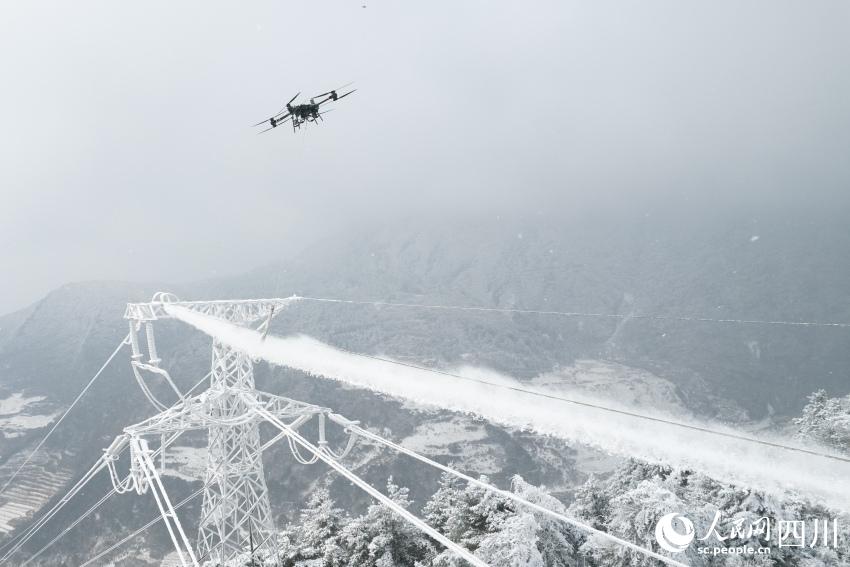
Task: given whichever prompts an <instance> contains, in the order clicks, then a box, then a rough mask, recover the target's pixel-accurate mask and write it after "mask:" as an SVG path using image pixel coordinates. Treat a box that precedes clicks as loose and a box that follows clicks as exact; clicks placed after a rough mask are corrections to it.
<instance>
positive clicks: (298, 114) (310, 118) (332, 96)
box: [254, 83, 357, 134]
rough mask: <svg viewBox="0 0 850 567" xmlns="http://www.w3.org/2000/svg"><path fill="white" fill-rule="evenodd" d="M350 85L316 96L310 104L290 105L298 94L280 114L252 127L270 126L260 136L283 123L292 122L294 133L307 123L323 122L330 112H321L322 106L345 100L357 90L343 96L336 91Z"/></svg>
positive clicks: (296, 96)
mask: <svg viewBox="0 0 850 567" xmlns="http://www.w3.org/2000/svg"><path fill="white" fill-rule="evenodd" d="M350 85H351V83H348V84H347V85H343V86H341V87H339V88H336V89H334V90H332V91H328V92H326V93H322V94H320V95H316V96H314V97H312V98H311V99H310V102H304V103H301V104H292V103H293V102H295V99H296V98H298V95H300V94H301V93H298V94H296V95H295V96H294V97H292V98H291V99H290V100H289V102H287V103H286V106H284V107H283V108H281V109H280V112H278V113H277V114H275V115H274V116H272V117H271V118H267V119H265V120H263V121H262V122H257V123H256V124H254V126H261V125H263V124H271V127H269V128H266V129H265V130H263V131H261V132H260V134H262V133H263V132H268V131H269V130H272V129H273V128H277V127H278V126H280V125H281V124H283V123H285V122H292V130H293V131H295V130H298V129H300V128H301V126H302V125H303V124H305V123H307V122H317V121H319V120H324V118H322V115H323V114H327V113H328V112H330V110H324V111H323V110H322V105H323V104H327V103H329V102H335V101H337V100H339V99H341V98H345V97H347V96H348V95H350V94H351V93H353V92H354V91H356V90H357V89H352V90H350V91H348V92H347V93H345V94H338V93H337V91H341V90H342V89H344V88H345V87H348V86H350Z"/></svg>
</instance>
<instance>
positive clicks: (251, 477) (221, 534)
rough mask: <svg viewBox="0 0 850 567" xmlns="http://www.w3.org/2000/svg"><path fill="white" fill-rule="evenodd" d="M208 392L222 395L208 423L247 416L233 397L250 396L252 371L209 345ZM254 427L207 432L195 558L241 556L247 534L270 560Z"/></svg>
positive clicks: (234, 355)
mask: <svg viewBox="0 0 850 567" xmlns="http://www.w3.org/2000/svg"><path fill="white" fill-rule="evenodd" d="M210 382H211V383H210V388H211V389H219V390H222V391H223V392H226V393H225V395H223V396H221V397H219V398H218V399H217V400H216V401H215V404H214V405H213V408H212V416H211V417H212V418H213V419H221V418H225V419H226V418H233V417H236V416H239V415H243V414H245V413H246V412H247V411H248V408H247V407H246V405H245V402H244V400H243V399H242V397H241V396H239V395H238V394H235V393H234V392H236V391H239V390H248V391H253V390H254V369H253V364H252V362H251V360H250V359H249V358H248V357H247V356H246V355H245V354H243V353H240V352H237V351H234V350H233V349H231V348H229V347H227V346H225V345H222V344H221V343H219V342H217V341H216V342H214V343H213V352H212V376H211V378H210ZM258 428H259V425H258V423H257V422H254V421H252V422H249V423H246V424H244V425H227V426H215V425H213V426H211V427H210V429H209V440H208V452H207V472H206V475H205V489H204V503H203V508H202V512H201V523H200V527H199V531H198V555H199V556H200V557H207V558H209V559H210V560H212V561H220V562H221V561H225V560H227V559H229V558H230V557H232V556H233V555H236V554H238V553H240V552H242V551H243V550H244V548H245V542H246V541H247V540H248V538H249V534H250V535H251V536H252V537H253V539H254V541H255V542H257V543H258V544H259V545H258V546H257V548H258V549H259V550H261V551H266V552H267V553H268V554H269V556H272V557H273V556H274V555H275V554H276V550H277V544H276V538H275V533H276V532H275V526H274V520H273V518H272V515H271V508H270V506H269V495H268V489H267V488H266V480H265V474H264V472H263V460H262V455H263V453H262V451H261V450H260V433H259V430H258Z"/></svg>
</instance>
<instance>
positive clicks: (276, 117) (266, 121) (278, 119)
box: [254, 109, 289, 127]
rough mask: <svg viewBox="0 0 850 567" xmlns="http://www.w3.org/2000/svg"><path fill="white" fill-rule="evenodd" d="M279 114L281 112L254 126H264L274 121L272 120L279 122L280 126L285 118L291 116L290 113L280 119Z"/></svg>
mask: <svg viewBox="0 0 850 567" xmlns="http://www.w3.org/2000/svg"><path fill="white" fill-rule="evenodd" d="M284 110H286V109H284ZM278 114H280V112H278V113H277V114H275V115H274V116H272V117H271V118H266V119H265V120H263V121H262V122H257V123H256V124H254V126H262V125H263V124H268V123H269V121H270V120H272V119H276V120H277V122H278V124H280V121H281V120H283V119H284V118H286V117H287V116H289V113H288V112H287V113H286V114H284V115H283V116H281V117H280V118H278ZM273 127H274V126H273Z"/></svg>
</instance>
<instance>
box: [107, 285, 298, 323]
mask: <svg viewBox="0 0 850 567" xmlns="http://www.w3.org/2000/svg"><path fill="white" fill-rule="evenodd" d="M299 299H301V298H300V297H298V296H297V295H292V296H290V297H278V298H270V299H226V300H215V301H180V300H178V299H177V297H176V296H174V295H173V294H170V293H163V292H159V293H157V294H155V295H154V296H153V299H152V300H151V301H148V302H146V303H128V304H127V308H126V309H125V310H124V318H125V319H129V320H130V321H139V322H147V321H157V320H159V319H172V318H173V316H172V315H171V314H169V313H168V310H167V309H166V306H167V305H174V306H179V307H184V308H186V309H189V310H191V311H195V312H197V313H201V314H203V315H208V316H210V317H215V318H217V319H224V320H225V321H229V322H231V323H236V324H237V325H246V324H250V323H255V322H257V321H260V320H263V319H266V318H268V317H269V315H270V314H271V315H272V316H273V315H274V314H276V313H279V312H280V311H281V310H283V309H284V308H285V307H288V306H289V305H291V304H292V303H294V302H296V301H298V300H299Z"/></svg>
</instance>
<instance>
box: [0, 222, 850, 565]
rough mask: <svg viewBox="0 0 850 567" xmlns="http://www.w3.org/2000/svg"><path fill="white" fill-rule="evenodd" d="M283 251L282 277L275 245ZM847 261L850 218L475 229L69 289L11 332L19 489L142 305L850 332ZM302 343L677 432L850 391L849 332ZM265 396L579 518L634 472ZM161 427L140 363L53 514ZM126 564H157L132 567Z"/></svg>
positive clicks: (349, 406) (391, 233)
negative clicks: (136, 440) (526, 488)
mask: <svg viewBox="0 0 850 567" xmlns="http://www.w3.org/2000/svg"><path fill="white" fill-rule="evenodd" d="M755 237H758V238H755ZM263 245H264V246H267V247H268V248H269V250H270V258H269V259H270V261H273V260H274V256H275V252H274V249H275V245H276V243H264V244H263ZM280 245H281V246H284V245H285V243H281V244H280ZM815 251H816V253H814V252H815ZM848 251H850V232H848V231H847V230H846V226H845V224H844V222H843V219H841V218H840V215H838V214H833V215H829V214H826V213H824V214H823V215H821V216H819V217H817V218H815V219H813V218H812V217H811V216H807V217H805V218H796V217H795V216H794V215H792V214H790V213H783V214H781V215H776V216H775V217H773V218H759V219H757V220H756V219H753V218H750V217H746V218H744V217H739V218H732V217H728V216H726V217H718V218H709V216H708V215H703V216H701V217H700V218H699V220H697V219H689V218H672V217H663V216H662V217H659V216H658V215H651V216H649V217H647V216H644V215H639V216H637V217H633V218H631V219H629V218H615V219H609V218H586V219H579V220H573V221H571V222H569V223H564V222H556V221H553V220H551V219H546V218H543V217H540V218H533V219H525V220H506V219H498V218H493V219H488V220H483V221H482V220H481V219H475V220H470V219H456V220H452V221H442V222H440V223H425V222H423V221H420V222H417V223H399V224H396V225H393V226H385V227H380V228H374V227H366V228H362V229H360V230H358V231H352V232H348V233H345V234H343V235H336V236H335V237H334V238H329V239H328V240H327V241H326V242H324V243H321V244H317V245H316V246H314V247H312V248H310V249H308V250H307V251H306V252H305V253H304V254H303V255H301V256H300V257H299V258H298V259H296V260H294V261H287V262H286V263H282V264H275V263H271V264H270V265H269V266H267V267H264V268H260V269H258V270H255V271H253V272H251V273H249V274H245V275H243V276H240V277H233V278H226V279H218V280H214V281H204V282H195V283H191V284H180V285H172V286H169V285H166V284H138V285H137V284H123V283H110V282H98V283H83V284H73V285H68V286H65V287H63V288H61V289H59V290H56V291H55V292H53V293H51V294H50V295H48V296H47V297H46V298H44V299H43V300H42V301H40V302H38V303H37V304H35V305H33V306H31V307H29V308H27V309H24V310H22V311H20V312H17V313H14V314H11V315H7V316H4V317H0V431H2V433H3V438H2V440H0V455H1V456H2V460H3V463H0V466H1V467H0V481H2V480H3V478H7V476H6V475H8V474H10V473H11V471H10V468H11V467H12V466H13V465H14V463H15V462H18V460H19V459H20V458H21V455H22V454H24V452H25V451H26V450H28V449H30V448H32V446H33V445H34V444H35V442H37V440H38V439H39V438H40V436H41V435H43V433H44V431H45V429H44V426H45V425H47V423H48V422H49V421H50V419H51V418H52V416H55V415H56V413H57V412H58V411H60V410H61V409H62V408H63V407H64V406H66V405H67V404H68V403H69V402H70V400H71V399H72V398H73V396H74V395H75V394H76V393H77V392H78V391H79V390H80V389H81V388H82V386H83V385H84V384H85V382H86V381H87V380H88V379H89V378H90V377H91V375H92V374H93V373H94V372H95V371H96V370H97V368H98V367H99V366H100V364H101V363H102V362H103V360H104V359H105V358H106V357H107V356H108V355H109V353H110V352H112V350H113V349H114V348H115V346H116V345H117V343H118V341H120V340H121V338H122V337H123V336H124V334H125V332H126V330H125V329H126V326H125V322H124V321H123V320H122V319H121V315H122V313H123V305H124V303H125V302H127V301H140V300H146V299H149V298H150V296H151V295H152V293H153V292H154V291H156V290H159V289H166V290H169V291H173V292H175V293H176V294H177V295H178V296H180V297H181V298H184V299H203V298H228V297H269V296H286V295H290V294H292V293H298V294H302V295H309V296H315V297H336V298H343V299H358V300H360V299H375V300H386V301H401V302H408V303H428V304H453V305H478V306H498V307H512V308H513V307H516V308H523V309H539V310H558V311H560V310H563V311H582V312H598V313H614V314H619V315H625V316H628V315H630V314H631V315H635V314H645V313H653V314H664V315H679V316H693V317H711V318H745V319H773V320H775V319H783V320H800V321H811V320H821V321H826V320H837V321H850V297H848V296H850V288H848V287H847V286H846V283H847V282H848V281H850V265H848V264H847V262H846V257H847V253H848ZM139 279H140V280H141V279H143V274H140V278H139ZM296 331H297V332H302V333H306V334H308V335H313V336H316V337H317V338H319V339H322V340H324V341H327V342H329V343H331V344H335V345H339V346H342V347H344V348H347V349H351V350H355V351H359V352H366V353H381V354H387V355H391V356H393V357H394V358H397V359H401V360H409V361H411V362H416V363H423V364H429V365H434V366H442V365H446V366H457V365H464V364H466V365H476V366H484V367H488V368H492V369H494V370H497V371H499V372H502V373H505V374H509V375H512V376H515V377H517V378H518V379H521V380H526V381H533V382H535V383H536V384H538V385H545V386H546V388H548V389H554V390H559V389H566V390H580V391H585V392H587V393H588V394H593V395H594V396H597V397H599V396H602V397H605V396H608V397H611V398H615V399H618V400H621V401H627V402H629V403H631V404H633V405H637V406H642V407H649V408H661V409H663V410H664V411H665V413H668V414H674V415H675V414H679V415H687V414H696V415H698V416H703V417H711V418H715V419H721V420H726V421H731V422H736V423H745V422H747V421H749V420H756V419H758V420H762V419H764V418H767V421H768V423H770V422H773V421H781V420H782V419H783V417H784V416H788V415H793V414H794V413H795V412H796V411H798V409H799V408H800V407H801V406H802V404H803V403H804V401H805V396H806V395H807V394H808V393H810V392H811V391H812V390H814V389H817V388H826V389H827V390H828V392H830V393H831V394H846V393H847V391H848V389H850V384H849V383H848V378H847V377H848V374H847V370H846V369H847V368H848V367H850V334H848V333H846V332H844V331H840V330H839V331H836V330H835V329H821V328H804V329H800V328H785V327H761V326H747V325H718V324H711V323H698V322H686V321H676V322H671V321H652V320H646V319H634V318H631V319H630V318H628V317H626V318H625V319H621V320H606V319H595V318H563V317H558V316H540V315H522V314H513V315H507V314H493V313H480V312H456V311H442V310H419V309H401V308H391V307H381V308H376V307H374V306H370V305H340V304H315V303H307V302H303V303H299V304H296V305H294V306H293V307H291V308H290V309H289V310H287V311H286V312H285V313H282V314H280V315H279V316H278V317H277V318H276V320H275V323H274V327H273V329H272V332H273V333H281V334H283V333H289V332H296ZM157 333H158V340H159V347H160V354H161V355H162V357H163V359H164V360H165V361H167V362H168V364H169V368H170V370H171V373H172V375H173V376H174V377H175V378H176V380H177V381H178V382H179V384H180V385H181V386H183V387H188V386H190V385H192V384H194V383H195V381H196V380H197V379H198V378H200V377H201V376H202V375H203V374H204V373H205V372H206V370H207V368H206V367H207V365H208V361H209V344H208V339H207V338H206V337H203V336H201V335H200V334H198V333H195V332H193V331H190V330H189V329H187V328H184V327H182V326H181V325H179V324H178V323H176V322H165V323H163V324H161V325H158V329H157ZM257 380H258V385H259V386H260V387H261V388H263V389H265V390H268V391H271V392H276V393H285V394H286V395H287V396H290V397H294V398H298V399H303V400H305V401H310V402H314V403H317V404H321V405H327V406H330V407H334V408H335V409H336V410H337V411H339V412H340V413H342V414H344V415H346V416H348V417H350V418H353V419H360V420H361V421H362V422H363V423H364V424H365V425H368V426H370V427H375V428H378V429H384V430H385V431H387V433H388V434H389V435H391V436H392V437H393V438H394V439H396V440H403V441H404V442H405V444H408V445H411V446H414V447H416V448H418V449H420V450H422V451H423V452H425V453H427V454H429V455H433V456H437V457H439V458H441V459H449V460H452V461H454V462H456V463H457V464H458V465H459V466H460V467H461V468H464V469H466V470H469V471H475V472H482V473H487V474H490V475H491V477H492V478H493V479H494V480H495V481H496V482H500V483H505V482H506V481H507V479H508V478H509V477H510V475H512V474H515V473H519V474H522V475H523V476H524V477H525V478H526V480H528V481H530V482H532V483H535V484H545V485H548V486H549V487H550V488H552V490H553V492H555V493H557V494H559V495H560V496H561V497H562V498H564V499H567V500H568V499H569V498H571V491H572V490H573V489H574V488H575V487H576V486H577V485H578V483H580V482H582V481H583V480H584V478H585V477H586V474H587V473H589V472H597V473H605V472H606V471H609V470H611V469H612V468H613V467H614V466H616V464H617V462H618V460H617V459H612V458H610V457H608V456H606V455H603V454H600V453H598V452H595V451H591V450H588V449H586V448H584V447H580V446H579V447H569V446H567V445H566V444H565V443H563V442H558V441H556V440H553V439H547V438H539V437H536V436H532V435H530V434H527V433H523V432H517V431H507V430H504V429H501V428H498V427H494V426H492V425H490V424H487V423H483V422H479V421H476V420H472V419H470V418H467V417H463V416H458V415H454V414H451V413H448V412H433V411H431V412H424V413H423V412H421V411H419V410H417V409H415V408H411V407H410V406H408V405H405V404H402V403H400V402H397V401H394V400H388V399H383V398H381V397H379V396H376V395H374V394H370V393H366V392H361V391H357V390H351V389H344V388H342V387H340V386H338V385H336V384H333V383H330V382H327V381H323V380H318V379H315V378H309V377H306V376H303V375H301V374H300V373H298V372H294V371H287V370H280V369H271V368H269V367H267V366H265V365H264V364H260V365H259V366H258V368H257ZM152 411H153V410H152V409H151V408H149V407H148V406H147V405H146V402H145V401H144V398H143V397H142V396H141V394H140V393H139V392H138V391H137V390H136V386H135V384H134V383H133V381H132V379H131V376H130V373H129V369H128V365H127V360H126V355H124V354H122V355H121V356H120V357H119V359H118V361H117V364H115V365H114V366H112V367H111V368H110V369H109V370H108V371H107V372H106V373H105V374H104V376H103V377H102V379H101V380H100V381H99V382H98V384H97V385H96V387H95V388H93V389H92V391H91V392H90V394H89V395H88V396H87V397H86V398H85V399H84V400H83V402H82V404H81V406H80V407H79V408H78V409H77V410H76V411H75V412H74V413H73V414H72V415H71V416H69V418H68V420H67V422H66V423H65V424H63V426H62V427H61V428H60V429H59V430H57V434H56V437H55V439H53V441H52V442H51V443H49V444H48V445H49V446H48V448H47V449H46V451H45V454H46V456H47V457H49V459H50V463H51V464H50V465H49V466H48V467H45V470H48V469H49V471H50V472H51V474H52V476H51V477H50V478H49V479H47V480H45V481H44V482H39V485H40V486H41V487H43V489H42V492H43V498H42V497H40V498H42V499H41V500H39V501H38V502H39V504H38V505H41V504H40V503H41V502H47V501H48V500H49V499H50V498H52V497H55V496H56V495H57V494H59V492H61V490H62V488H63V486H64V484H65V483H66V482H67V480H68V479H70V478H75V477H76V476H78V475H79V474H81V472H82V471H83V470H84V468H85V467H87V465H88V464H89V463H91V462H92V461H93V460H94V459H95V458H96V457H97V456H98V455H99V454H100V450H101V449H102V448H103V447H105V446H106V445H108V444H109V442H110V440H111V439H112V438H113V437H114V436H115V435H116V434H117V433H118V432H120V430H121V427H123V426H124V425H126V424H128V423H131V422H135V421H140V420H141V419H143V418H144V417H146V416H148V415H150V413H151V412H152ZM762 425H764V422H762ZM202 447H203V440H202V439H189V440H187V442H186V444H184V446H183V447H182V448H181V449H180V450H179V451H177V452H175V453H174V454H173V455H172V456H171V459H172V462H173V463H174V464H178V463H179V464H180V465H181V466H182V467H181V469H180V471H179V473H178V474H174V475H171V477H170V478H169V483H171V485H172V490H173V491H174V496H175V498H180V497H181V496H183V495H186V494H188V493H189V492H190V491H191V490H192V489H193V487H196V486H197V485H196V484H194V483H193V481H192V480H191V479H192V476H193V474H192V471H193V470H194V469H197V468H198V467H197V466H196V465H197V464H198V462H199V461H200V459H202V458H203V449H202ZM352 459H354V460H355V462H357V463H358V471H359V472H360V473H361V474H363V475H364V476H365V477H366V478H367V479H369V480H370V481H372V482H374V483H375V484H377V485H382V484H383V483H384V482H385V479H386V477H387V476H389V475H390V474H393V476H394V477H395V479H396V481H397V482H398V483H399V484H401V485H406V486H409V487H411V495H412V497H413V499H414V501H416V502H419V503H422V502H424V501H425V500H426V498H427V496H428V495H430V494H431V493H432V492H433V491H434V489H435V488H436V483H437V477H436V475H434V474H432V473H430V472H425V471H422V470H421V469H419V468H418V467H415V466H413V465H411V464H410V463H406V462H405V461H403V460H400V459H396V458H393V457H391V456H390V455H388V454H385V453H381V452H379V451H376V450H374V449H370V448H366V447H363V448H359V449H358V450H357V451H356V452H355V453H354V454H353V455H352ZM185 465H190V466H185ZM267 472H268V476H269V486H270V490H271V491H272V500H273V506H274V507H275V510H276V512H277V513H278V514H279V515H280V517H281V518H291V517H292V513H293V510H294V509H295V508H296V507H297V506H298V505H299V504H300V502H301V501H302V500H303V496H304V494H305V493H306V492H307V491H309V490H310V489H311V488H312V487H314V486H315V485H316V483H317V482H318V481H319V479H317V477H316V473H315V470H314V469H304V468H303V467H301V466H300V465H294V464H293V463H292V460H291V459H290V458H288V455H287V452H286V450H285V449H284V448H283V447H278V448H275V449H274V450H272V451H270V452H269V455H268V465H267ZM195 473H197V471H195ZM107 487H108V481H107V479H105V478H104V479H99V480H98V483H96V484H95V485H94V486H93V487H92V488H91V490H89V491H87V493H86V494H85V495H83V496H82V497H81V498H80V500H79V502H75V503H74V506H72V507H71V509H70V510H69V512H68V513H67V514H66V515H63V516H60V517H58V518H57V523H56V524H55V525H54V526H53V528H52V529H53V533H56V531H58V528H59V526H60V525H61V523H62V522H61V521H62V519H63V517H64V518H65V519H68V518H72V517H73V515H74V514H73V512H74V511H76V512H77V513H79V511H81V510H83V509H84V507H85V506H86V504H88V503H91V502H93V501H94V500H96V499H97V498H98V497H99V496H100V494H102V493H103V492H105V490H106V489H107ZM334 493H335V496H336V497H337V500H338V501H339V502H340V503H341V504H345V505H350V506H352V507H353V508H355V509H358V507H359V509H362V508H363V506H364V505H365V500H364V499H363V498H360V497H358V496H356V495H354V494H353V493H351V491H350V490H348V489H347V487H346V486H345V485H344V484H343V483H338V484H336V485H334ZM15 494H19V493H7V494H4V495H3V496H0V513H2V514H4V515H3V516H2V519H3V521H4V522H6V523H8V522H11V526H15V525H18V526H19V525H21V524H20V523H18V524H15V523H14V522H15V518H14V514H15V513H17V514H19V515H24V516H25V515H26V514H29V513H30V511H31V508H32V506H30V505H31V504H32V503H33V502H35V500H29V501H27V502H24V501H23V500H22V498H21V496H15ZM23 506H30V508H27V509H24V508H23ZM3 510H5V511H6V512H3ZM196 514H197V506H190V507H187V509H186V512H185V517H186V518H187V524H188V525H189V526H191V525H192V518H194V517H195V515H196ZM153 516H155V509H154V507H153V505H152V503H151V502H149V501H147V499H144V498H138V497H133V496H125V497H121V498H118V499H115V500H114V502H110V505H109V508H108V510H107V509H105V510H104V511H103V513H102V514H100V515H99V516H98V518H96V519H93V520H91V521H88V522H86V523H85V524H84V525H83V526H82V527H81V529H80V530H79V531H78V532H76V534H77V537H74V538H70V539H68V540H67V541H63V544H62V546H57V550H56V551H57V553H55V554H53V555H49V556H45V557H46V558H45V560H44V562H43V563H41V564H44V565H51V564H57V565H58V564H63V562H67V561H69V558H82V557H84V556H87V555H88V552H89V551H90V550H91V549H92V548H93V547H94V546H95V544H98V545H100V544H101V543H108V542H109V541H111V540H114V539H117V538H118V533H120V532H122V530H125V529H126V530H129V529H131V528H132V527H136V526H138V525H140V524H141V523H143V521H145V520H146V519H147V518H148V517H153ZM24 519H25V518H24ZM11 526H10V527H11ZM46 536H47V534H45V536H44V537H40V538H39V541H42V542H43V541H46V539H44V538H46ZM166 541H167V540H166V538H165V536H164V534H163V533H159V532H157V531H156V530H152V531H151V532H150V534H148V535H147V536H146V537H145V538H144V539H142V540H140V542H136V543H135V544H134V547H133V549H136V550H142V549H145V550H147V551H146V553H147V552H150V553H151V554H152V555H153V556H154V557H160V556H161V555H162V552H164V551H165V549H166V548H167V546H166ZM37 543H38V542H36V544H37ZM120 564H125V565H135V564H141V563H138V562H137V563H133V562H132V561H131V560H129V559H128V560H127V561H126V562H124V563H120Z"/></svg>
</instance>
